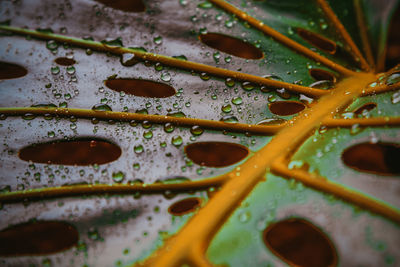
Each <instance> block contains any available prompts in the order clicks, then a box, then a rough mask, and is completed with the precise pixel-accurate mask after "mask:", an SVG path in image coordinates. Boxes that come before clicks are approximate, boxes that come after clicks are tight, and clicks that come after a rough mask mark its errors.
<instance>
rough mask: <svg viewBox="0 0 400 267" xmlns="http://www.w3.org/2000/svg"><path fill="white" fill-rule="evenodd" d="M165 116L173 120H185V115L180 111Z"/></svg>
mask: <svg viewBox="0 0 400 267" xmlns="http://www.w3.org/2000/svg"><path fill="white" fill-rule="evenodd" d="M167 116H169V117H175V118H185V117H186V114H185V113H183V112H182V111H177V112H170V113H168V114H167Z"/></svg>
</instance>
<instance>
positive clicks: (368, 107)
mask: <svg viewBox="0 0 400 267" xmlns="http://www.w3.org/2000/svg"><path fill="white" fill-rule="evenodd" d="M374 108H376V104H375V103H373V102H371V103H366V104H364V105H362V106H361V107H359V108H357V109H356V110H354V111H353V113H354V114H355V115H361V114H362V113H363V111H364V110H366V111H370V110H373V109H374Z"/></svg>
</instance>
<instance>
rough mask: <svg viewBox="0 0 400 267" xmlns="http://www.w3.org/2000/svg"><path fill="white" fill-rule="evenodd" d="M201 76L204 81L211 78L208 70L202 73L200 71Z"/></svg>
mask: <svg viewBox="0 0 400 267" xmlns="http://www.w3.org/2000/svg"><path fill="white" fill-rule="evenodd" d="M200 78H201V79H202V80H203V81H208V80H209V79H210V76H209V75H208V74H207V73H206V72H202V73H200Z"/></svg>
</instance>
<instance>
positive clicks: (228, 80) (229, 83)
mask: <svg viewBox="0 0 400 267" xmlns="http://www.w3.org/2000/svg"><path fill="white" fill-rule="evenodd" d="M225 85H226V86H228V87H233V86H235V80H234V79H232V78H226V79H225Z"/></svg>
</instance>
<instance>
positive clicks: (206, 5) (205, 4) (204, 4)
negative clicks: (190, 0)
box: [197, 1, 213, 9]
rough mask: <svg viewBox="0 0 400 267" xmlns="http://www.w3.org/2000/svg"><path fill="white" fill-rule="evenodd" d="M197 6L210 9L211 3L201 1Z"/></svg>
mask: <svg viewBox="0 0 400 267" xmlns="http://www.w3.org/2000/svg"><path fill="white" fill-rule="evenodd" d="M197 7H199V8H202V9H210V8H212V7H213V5H212V4H211V3H210V2H207V1H205V2H201V3H200V4H198V5H197Z"/></svg>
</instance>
